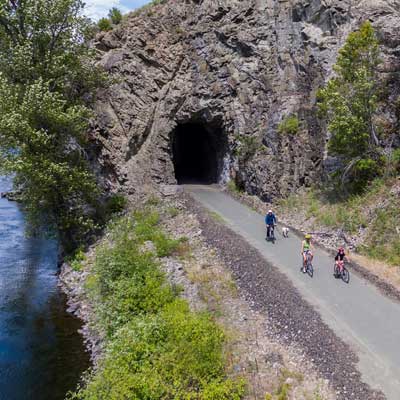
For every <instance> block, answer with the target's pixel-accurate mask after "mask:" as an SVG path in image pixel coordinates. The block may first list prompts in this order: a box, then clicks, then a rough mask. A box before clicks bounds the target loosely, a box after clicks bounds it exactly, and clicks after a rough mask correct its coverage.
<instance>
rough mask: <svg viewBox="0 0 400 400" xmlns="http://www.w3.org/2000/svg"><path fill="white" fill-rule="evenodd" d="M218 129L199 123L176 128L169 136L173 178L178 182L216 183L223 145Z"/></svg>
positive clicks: (221, 162)
mask: <svg viewBox="0 0 400 400" xmlns="http://www.w3.org/2000/svg"><path fill="white" fill-rule="evenodd" d="M224 139H225V137H224V135H223V132H222V130H221V129H218V128H211V127H206V126H204V125H202V124H199V123H189V124H183V125H178V126H177V128H176V129H175V131H174V132H173V134H172V137H171V140H172V159H173V163H174V168H175V178H176V180H177V182H178V184H182V183H217V182H218V181H219V179H220V175H221V172H222V166H223V156H224V153H225V149H226V145H225V143H224Z"/></svg>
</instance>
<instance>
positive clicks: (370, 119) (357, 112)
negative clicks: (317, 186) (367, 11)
mask: <svg viewBox="0 0 400 400" xmlns="http://www.w3.org/2000/svg"><path fill="white" fill-rule="evenodd" d="M379 64H380V59H379V42H378V39H377V37H376V34H375V31H374V29H373V27H372V25H371V23H370V22H365V23H364V24H362V26H361V27H360V29H359V30H358V31H355V32H353V33H351V34H350V35H349V36H348V38H347V41H346V43H345V45H344V46H343V48H342V49H341V50H340V52H339V56H338V59H337V63H336V65H335V66H334V71H335V73H336V76H335V77H334V78H332V79H331V80H330V81H329V82H328V84H327V85H326V87H325V88H323V89H321V90H320V91H319V109H320V111H321V112H322V115H323V116H324V117H325V118H326V120H327V122H328V130H329V132H330V134H331V137H330V140H329V142H328V151H329V153H330V154H332V155H334V156H339V157H340V158H341V159H342V161H343V168H342V169H341V171H340V172H341V177H342V182H345V181H346V180H347V178H349V177H352V178H353V179H355V183H356V185H355V187H354V188H355V189H361V188H362V187H363V186H364V185H365V183H366V182H368V181H369V180H370V179H371V178H372V177H373V176H374V175H375V174H377V173H378V170H379V158H380V151H379V150H380V149H379V137H378V130H377V127H376V124H375V123H374V117H375V115H376V112H377V108H378V98H379V81H378V77H377V67H378V66H379Z"/></svg>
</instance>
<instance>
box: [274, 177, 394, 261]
mask: <svg viewBox="0 0 400 400" xmlns="http://www.w3.org/2000/svg"><path fill="white" fill-rule="evenodd" d="M398 196H399V191H398V182H397V180H396V179H392V180H383V179H376V180H375V181H374V182H373V183H372V184H370V185H369V186H368V189H367V190H365V191H364V192H363V193H361V194H355V195H352V196H346V197H340V196H338V194H337V192H334V193H332V192H327V191H322V190H309V191H307V192H305V193H300V194H297V195H293V196H290V197H289V198H287V199H285V200H282V201H281V202H280V204H279V206H280V211H281V212H282V213H284V214H286V215H292V216H293V218H296V217H295V216H297V217H298V218H302V219H303V220H304V222H305V223H307V225H308V226H310V225H311V226H312V227H313V230H315V231H321V230H324V228H329V229H332V230H339V231H342V232H343V233H344V235H345V236H348V237H351V236H354V237H355V238H356V239H355V240H356V243H358V245H357V251H359V252H360V253H362V254H365V255H368V256H369V257H372V258H376V259H378V260H382V261H385V262H387V263H389V264H391V265H396V266H400V231H399V229H400V213H399V200H398ZM321 228H322V229H321Z"/></svg>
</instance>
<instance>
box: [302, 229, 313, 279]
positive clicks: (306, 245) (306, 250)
mask: <svg viewBox="0 0 400 400" xmlns="http://www.w3.org/2000/svg"><path fill="white" fill-rule="evenodd" d="M307 254H310V256H311V261H312V260H313V258H314V255H313V253H312V245H311V235H310V234H309V233H307V234H306V235H305V236H304V240H303V241H302V243H301V255H302V257H303V272H304V273H305V272H307V268H306V263H307Z"/></svg>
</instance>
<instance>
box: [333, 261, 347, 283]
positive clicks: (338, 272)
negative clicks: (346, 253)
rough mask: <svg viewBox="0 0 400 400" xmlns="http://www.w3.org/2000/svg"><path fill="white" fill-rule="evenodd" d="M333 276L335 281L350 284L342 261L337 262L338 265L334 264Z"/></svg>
mask: <svg viewBox="0 0 400 400" xmlns="http://www.w3.org/2000/svg"><path fill="white" fill-rule="evenodd" d="M333 276H334V277H335V278H336V279H342V281H343V282H345V283H349V282H350V273H349V270H348V269H347V268H346V265H345V262H344V260H343V261H339V262H338V263H336V262H335V264H334V266H333Z"/></svg>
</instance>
